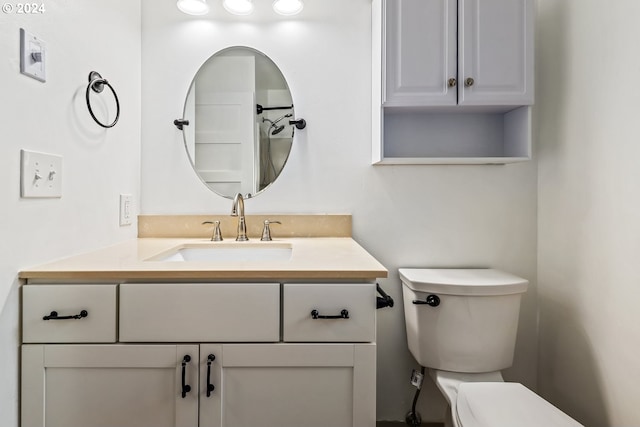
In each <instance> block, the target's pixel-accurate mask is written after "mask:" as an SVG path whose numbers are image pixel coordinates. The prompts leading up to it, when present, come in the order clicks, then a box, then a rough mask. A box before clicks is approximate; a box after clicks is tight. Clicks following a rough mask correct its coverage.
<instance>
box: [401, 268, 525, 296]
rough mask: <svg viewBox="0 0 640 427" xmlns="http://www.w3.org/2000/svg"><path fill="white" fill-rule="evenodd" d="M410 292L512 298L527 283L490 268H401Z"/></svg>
mask: <svg viewBox="0 0 640 427" xmlns="http://www.w3.org/2000/svg"><path fill="white" fill-rule="evenodd" d="M399 273H400V279H401V280H402V282H403V283H404V284H405V285H407V286H408V287H409V288H410V289H412V290H414V291H418V292H431V293H436V294H447V295H511V294H521V293H524V292H526V291H527V286H528V284H529V282H528V281H527V280H526V279H523V278H521V277H518V276H514V275H513V274H510V273H506V272H504V271H500V270H495V269H492V268H401V269H399Z"/></svg>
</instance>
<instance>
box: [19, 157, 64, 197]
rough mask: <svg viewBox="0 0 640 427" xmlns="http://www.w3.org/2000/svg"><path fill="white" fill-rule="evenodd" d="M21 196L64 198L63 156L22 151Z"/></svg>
mask: <svg viewBox="0 0 640 427" xmlns="http://www.w3.org/2000/svg"><path fill="white" fill-rule="evenodd" d="M20 196H21V197H23V198H29V197H62V156H57V155H55V154H47V153H39V152H37V151H29V150H20Z"/></svg>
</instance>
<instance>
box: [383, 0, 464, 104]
mask: <svg viewBox="0 0 640 427" xmlns="http://www.w3.org/2000/svg"><path fill="white" fill-rule="evenodd" d="M383 10H384V13H385V16H384V18H383V22H384V29H383V31H384V36H383V40H385V41H384V46H383V48H384V55H383V64H386V65H385V68H384V71H385V76H384V77H383V81H384V82H385V85H384V88H385V90H384V94H383V105H384V106H385V107H395V106H424V105H435V106H444V105H455V104H456V101H457V99H456V98H457V96H456V90H457V89H456V81H455V79H456V75H457V73H456V62H457V59H456V31H457V29H456V27H457V0H385V1H384V8H383Z"/></svg>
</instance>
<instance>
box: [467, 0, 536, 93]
mask: <svg viewBox="0 0 640 427" xmlns="http://www.w3.org/2000/svg"><path fill="white" fill-rule="evenodd" d="M459 8H460V9H459V18H460V20H459V22H458V44H459V47H458V52H459V53H458V55H459V58H458V72H459V73H458V74H459V75H458V85H459V94H458V97H459V104H461V105H530V104H533V77H534V76H533V50H534V46H533V42H534V40H533V38H534V32H533V25H534V3H533V0H460V3H459ZM468 79H472V81H471V80H468Z"/></svg>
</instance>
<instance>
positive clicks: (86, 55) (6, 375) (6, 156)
mask: <svg viewBox="0 0 640 427" xmlns="http://www.w3.org/2000/svg"><path fill="white" fill-rule="evenodd" d="M14 3H15V2H14ZM44 5H45V10H46V11H45V13H44V14H42V15H18V14H15V13H13V14H5V13H0V81H1V82H2V89H1V95H0V141H2V143H0V176H1V177H2V185H0V200H1V202H0V248H1V252H0V418H1V419H2V420H1V421H0V424H2V426H7V427H17V426H18V358H19V347H18V344H19V321H18V313H19V306H18V300H19V281H18V279H17V274H18V272H19V271H20V270H21V269H23V268H25V267H28V266H31V265H35V264H39V263H42V262H45V261H48V260H51V259H54V258H59V257H62V256H66V255H70V254H73V253H77V252H81V251H85V250H88V249H91V248H95V247H99V246H104V245H107V244H110V243H114V242H116V241H120V240H123V239H127V238H133V237H135V236H136V234H137V230H136V227H135V225H134V226H130V227H123V228H120V227H119V225H118V209H119V208H118V206H119V199H118V196H119V193H130V194H133V195H134V200H135V201H136V202H137V201H138V199H139V170H140V4H139V2H136V1H131V0H92V1H86V0H65V1H62V0H48V1H46V2H44ZM20 27H23V28H25V29H27V30H28V31H30V32H32V33H34V34H35V35H36V36H38V37H39V38H41V39H43V40H44V41H45V42H46V43H47V81H46V83H41V82H38V81H36V80H33V79H30V78H28V77H26V76H24V75H22V74H20V61H19V45H20V38H19V28H20ZM92 70H97V71H99V72H100V73H102V75H103V77H105V78H107V79H108V80H109V81H110V82H111V84H112V85H113V86H114V87H115V88H116V90H117V92H118V96H119V97H120V102H121V105H122V114H121V117H120V121H119V123H118V124H117V125H116V126H115V127H114V128H112V129H110V130H108V131H105V130H102V128H100V127H98V125H96V124H95V123H94V122H93V121H92V119H91V117H90V116H89V113H88V111H87V107H86V106H85V101H84V90H85V88H86V86H87V83H88V82H87V77H88V75H89V72H90V71H92ZM105 96H106V95H105ZM98 99H99V98H98ZM109 102H111V101H109ZM96 108H98V109H99V108H100V106H99V105H98V106H97V107H96ZM21 148H26V149H30V150H36V151H44V152H49V153H54V154H59V155H62V156H63V181H62V185H63V196H62V198H61V199H20V180H19V179H20V149H21Z"/></svg>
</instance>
